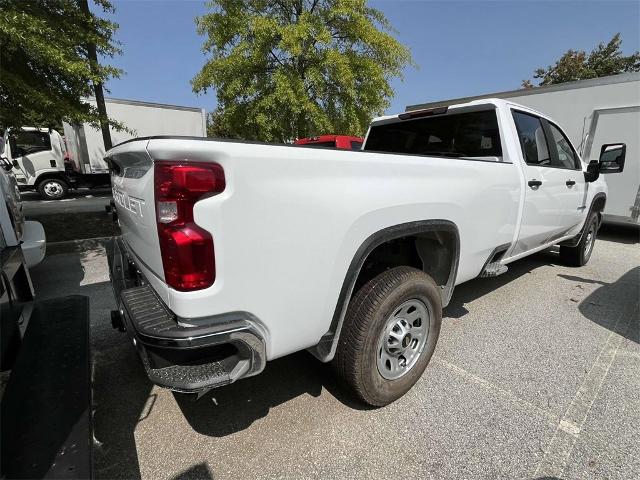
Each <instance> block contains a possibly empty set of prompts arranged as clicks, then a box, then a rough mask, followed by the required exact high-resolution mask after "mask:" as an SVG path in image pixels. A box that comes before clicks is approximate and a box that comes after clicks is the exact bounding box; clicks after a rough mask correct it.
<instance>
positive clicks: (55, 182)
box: [38, 178, 69, 200]
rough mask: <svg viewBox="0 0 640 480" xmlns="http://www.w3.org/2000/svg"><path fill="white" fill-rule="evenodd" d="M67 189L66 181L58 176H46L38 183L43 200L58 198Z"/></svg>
mask: <svg viewBox="0 0 640 480" xmlns="http://www.w3.org/2000/svg"><path fill="white" fill-rule="evenodd" d="M68 189H69V187H68V186H67V182H65V181H64V180H60V179H59V178H46V179H44V180H42V181H41V182H40V183H38V192H39V193H40V196H41V197H42V198H43V199H45V200H60V199H61V198H64V197H65V195H66V194H67V190H68Z"/></svg>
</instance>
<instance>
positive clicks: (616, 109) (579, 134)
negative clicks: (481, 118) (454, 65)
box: [406, 72, 640, 225]
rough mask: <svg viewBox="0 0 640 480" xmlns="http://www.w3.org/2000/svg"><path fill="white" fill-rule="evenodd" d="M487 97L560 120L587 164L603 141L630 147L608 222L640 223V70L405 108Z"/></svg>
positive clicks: (613, 180)
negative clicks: (511, 102)
mask: <svg viewBox="0 0 640 480" xmlns="http://www.w3.org/2000/svg"><path fill="white" fill-rule="evenodd" d="M484 98H505V99H509V101H513V102H516V103H519V104H521V105H525V106H527V107H530V108H533V109H535V110H538V111H539V112H542V113H544V114H546V115H549V116H550V117H553V118H555V119H556V120H557V121H558V123H559V124H560V125H562V127H563V128H564V131H565V132H566V133H567V135H568V136H569V138H570V139H571V141H572V143H573V144H574V145H576V147H577V148H578V151H579V153H580V156H581V157H582V158H583V160H584V161H585V162H586V163H589V161H590V160H597V159H598V156H599V155H600V149H601V147H602V145H603V144H604V143H611V142H614V141H615V142H619V143H624V144H626V146H627V153H626V164H625V170H624V173H623V174H622V175H608V176H607V177H606V182H607V185H608V187H609V197H608V198H607V205H606V207H605V210H604V221H605V222H608V223H617V224H632V225H640V220H639V218H640V72H635V73H624V74H620V75H612V76H609V77H601V78H594V79H590V80H581V81H577V82H569V83H563V84H559V85H551V86H548V87H538V88H532V89H521V90H512V91H507V92H499V93H489V94H487V95H479V96H475V97H465V98H458V99H453V100H444V101H438V102H431V103H425V104H418V105H409V106H408V107H407V108H406V110H407V111H412V110H420V109H424V108H434V107H437V106H439V105H450V104H451V103H464V102H469V101H472V100H479V99H484Z"/></svg>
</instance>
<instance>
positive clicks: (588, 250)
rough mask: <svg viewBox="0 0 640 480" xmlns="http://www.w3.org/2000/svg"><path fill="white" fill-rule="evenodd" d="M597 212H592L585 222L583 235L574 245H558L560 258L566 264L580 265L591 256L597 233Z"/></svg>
mask: <svg viewBox="0 0 640 480" xmlns="http://www.w3.org/2000/svg"><path fill="white" fill-rule="evenodd" d="M598 223H599V222H598V214H597V213H596V212H592V213H591V214H590V215H589V218H588V219H587V222H586V223H585V230H584V235H582V238H581V239H580V243H578V245H576V246H575V247H567V246H562V245H561V246H560V259H561V260H562V261H563V262H564V263H566V264H567V265H572V266H574V267H581V266H583V265H585V264H586V263H587V262H588V261H589V259H590V258H591V254H592V253H593V247H594V246H595V243H596V236H597V234H598Z"/></svg>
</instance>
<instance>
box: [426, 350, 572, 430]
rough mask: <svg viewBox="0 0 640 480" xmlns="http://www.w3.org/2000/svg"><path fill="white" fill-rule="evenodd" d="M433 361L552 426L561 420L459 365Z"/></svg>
mask: <svg viewBox="0 0 640 480" xmlns="http://www.w3.org/2000/svg"><path fill="white" fill-rule="evenodd" d="M432 361H436V362H437V363H440V364H441V365H443V366H444V367H446V368H448V369H449V370H452V371H453V372H455V373H457V374H458V375H460V376H462V377H465V378H466V379H467V380H470V381H472V382H473V383H475V384H477V385H480V386H482V387H484V388H486V389H487V390H491V391H493V392H496V393H498V394H499V395H500V396H502V397H506V398H507V399H508V400H510V401H512V402H514V403H516V404H518V405H520V406H522V407H524V408H525V409H527V410H532V411H535V412H536V413H538V414H539V415H542V416H543V417H546V418H547V420H548V421H549V423H550V424H552V425H555V424H556V423H557V422H558V421H559V420H560V418H559V417H558V416H557V415H554V414H553V413H551V412H549V411H548V410H545V409H543V408H540V407H538V406H537V405H534V404H533V403H531V402H528V401H527V400H524V399H522V398H520V397H518V396H517V395H516V394H514V393H513V392H511V391H509V390H505V389H504V388H501V387H499V386H497V385H495V384H493V383H491V382H489V381H488V380H485V379H484V378H482V377H479V376H477V375H475V374H473V373H471V372H469V371H467V370H465V369H464V368H461V367H459V366H457V365H454V364H453V363H449V362H447V361H446V360H442V359H441V358H439V357H433V358H432Z"/></svg>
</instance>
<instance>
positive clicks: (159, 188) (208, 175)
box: [154, 161, 225, 291]
mask: <svg viewBox="0 0 640 480" xmlns="http://www.w3.org/2000/svg"><path fill="white" fill-rule="evenodd" d="M154 175H155V177H154V179H155V194H156V220H157V224H158V237H159V239H160V252H161V254H162V266H163V268H164V278H165V281H166V282H167V284H168V285H169V286H170V287H173V288H175V289H176V290H180V291H189V290H198V289H201V288H206V287H209V286H211V285H212V284H213V281H214V280H215V278H216V266H215V256H214V253H213V238H212V237H211V234H210V233H209V232H207V231H206V230H204V229H203V228H200V227H199V226H198V225H196V224H195V223H194V221H193V206H194V204H195V203H196V202H197V201H198V200H200V199H202V198H203V197H206V196H211V195H215V194H217V193H220V192H222V191H223V190H224V188H225V179H224V170H223V169H222V167H221V166H220V165H218V164H217V163H196V162H189V163H186V162H175V161H156V164H155V171H154Z"/></svg>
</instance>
